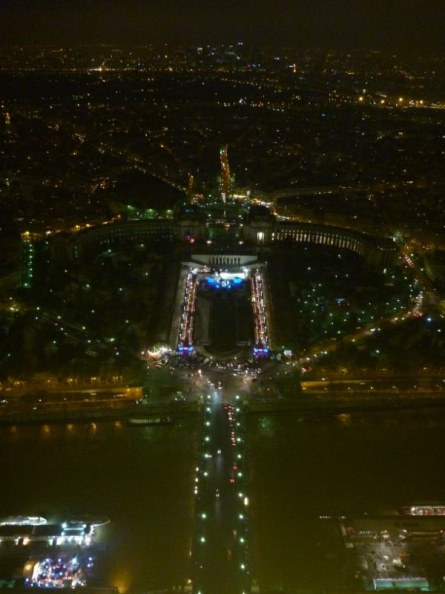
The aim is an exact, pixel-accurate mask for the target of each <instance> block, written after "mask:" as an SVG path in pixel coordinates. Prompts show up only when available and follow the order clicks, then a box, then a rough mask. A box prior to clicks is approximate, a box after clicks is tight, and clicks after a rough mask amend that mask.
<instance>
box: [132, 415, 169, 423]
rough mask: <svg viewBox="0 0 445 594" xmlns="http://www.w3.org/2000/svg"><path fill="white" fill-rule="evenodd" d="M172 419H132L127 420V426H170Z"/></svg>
mask: <svg viewBox="0 0 445 594" xmlns="http://www.w3.org/2000/svg"><path fill="white" fill-rule="evenodd" d="M172 423H173V419H172V417H132V418H130V419H128V424H129V425H171V424H172Z"/></svg>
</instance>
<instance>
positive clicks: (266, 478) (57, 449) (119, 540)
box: [0, 413, 445, 592]
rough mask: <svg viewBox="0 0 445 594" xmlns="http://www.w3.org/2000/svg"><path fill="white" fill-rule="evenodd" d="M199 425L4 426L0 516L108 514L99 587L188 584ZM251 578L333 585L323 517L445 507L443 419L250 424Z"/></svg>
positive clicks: (336, 554) (281, 419) (330, 537)
mask: <svg viewBox="0 0 445 594" xmlns="http://www.w3.org/2000/svg"><path fill="white" fill-rule="evenodd" d="M198 431H199V419H198V418H195V419H193V418H189V419H179V420H177V422H176V423H175V424H174V425H167V426H163V427H130V426H128V425H126V424H123V423H96V424H79V425H47V426H21V427H15V428H13V427H0V448H1V452H2V455H1V457H0V474H1V477H2V485H3V486H4V488H3V489H1V490H0V515H4V516H7V515H13V514H19V515H24V514H26V515H43V516H46V517H47V518H48V519H49V520H51V519H55V520H60V519H63V518H65V517H68V516H71V515H77V514H98V515H107V516H109V517H110V518H111V523H110V524H108V525H107V526H106V527H104V528H102V529H101V530H100V539H101V542H100V545H101V551H102V552H101V554H100V559H101V562H100V564H99V566H100V570H101V583H103V584H112V585H116V586H118V587H119V589H120V590H121V591H123V592H124V591H126V590H128V589H130V588H131V589H138V590H139V589H140V590H145V591H148V590H150V589H155V588H161V587H167V586H173V585H176V584H181V583H183V580H184V577H185V576H187V575H188V573H189V570H188V563H189V551H190V539H191V534H192V522H193V480H194V469H195V466H196V454H197V447H198V439H197V438H198ZM247 437H248V444H249V447H248V451H249V463H250V490H251V497H250V500H251V504H252V534H253V568H254V573H255V575H256V577H258V578H259V581H260V584H267V585H269V586H276V587H279V586H284V587H314V588H317V589H318V588H322V587H325V586H326V585H329V586H334V585H338V584H341V583H342V580H343V549H342V547H341V546H340V544H339V540H338V535H337V533H336V532H335V530H333V528H332V525H331V524H330V523H329V522H327V521H324V522H323V521H320V520H319V516H320V515H329V514H339V513H351V512H353V513H354V512H355V511H358V512H363V511H369V512H373V511H379V512H382V511H385V510H391V511H392V510H395V509H397V508H398V507H400V506H401V505H403V504H407V503H412V502H425V501H444V500H445V478H444V472H443V471H444V468H445V415H444V414H443V413H440V414H433V413H429V414H428V415H425V414H423V413H416V414H414V413H412V414H406V415H400V416H395V415H392V416H387V415H383V414H382V415H363V416H354V417H344V416H343V417H342V416H340V417H333V418H325V419H314V418H312V419H309V418H308V419H303V418H299V417H298V416H281V415H251V416H250V417H249V418H248V431H247Z"/></svg>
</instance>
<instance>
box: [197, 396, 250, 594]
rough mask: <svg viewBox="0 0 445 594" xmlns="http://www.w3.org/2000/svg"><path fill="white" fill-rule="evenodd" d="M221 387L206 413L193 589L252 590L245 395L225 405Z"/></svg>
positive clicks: (208, 591)
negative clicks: (244, 430) (242, 407)
mask: <svg viewBox="0 0 445 594" xmlns="http://www.w3.org/2000/svg"><path fill="white" fill-rule="evenodd" d="M221 392H222V389H221V387H218V386H217V387H215V389H214V391H213V393H212V394H211V395H210V394H209V395H208V396H207V398H206V401H205V403H204V406H203V411H202V433H201V447H200V449H199V464H198V466H197V469H196V478H195V497H196V506H195V530H194V542H193V547H192V564H193V565H192V575H193V591H194V592H196V593H202V594H212V593H215V594H216V593H218V594H225V593H227V594H235V593H236V592H239V593H241V592H247V591H251V590H250V588H251V582H252V578H251V575H250V569H251V568H250V558H249V548H250V547H249V539H250V536H249V518H248V504H249V500H248V496H247V493H246V490H245V470H246V469H245V452H244V432H243V415H242V411H241V407H240V406H239V398H235V401H234V402H235V403H234V404H233V403H224V401H223V398H222V393H221Z"/></svg>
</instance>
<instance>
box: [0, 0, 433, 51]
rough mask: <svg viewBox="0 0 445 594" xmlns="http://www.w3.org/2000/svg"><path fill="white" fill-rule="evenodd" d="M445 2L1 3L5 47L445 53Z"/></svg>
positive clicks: (92, 0) (127, 0)
mask: <svg viewBox="0 0 445 594" xmlns="http://www.w3.org/2000/svg"><path fill="white" fill-rule="evenodd" d="M444 28H445V0H255V1H254V0H194V1H192V0H170V1H168V0H0V43H3V44H15V43H19V44H25V43H45V44H46V43H50V44H53V43H54V44H59V45H61V44H67V43H69V44H91V43H116V44H149V43H160V42H161V43H163V42H166V43H171V42H178V43H181V44H190V45H195V44H207V43H210V44H219V43H224V44H226V43H227V44H228V43H234V42H238V41H243V42H244V43H246V44H250V45H255V46H260V45H269V46H270V45H273V46H282V45H289V46H294V47H298V48H306V47H309V48H312V47H322V48H334V49H348V50H349V49H373V50H386V51H391V52H399V53H407V52H408V53H414V54H416V55H428V54H436V53H439V54H443V53H445V33H444Z"/></svg>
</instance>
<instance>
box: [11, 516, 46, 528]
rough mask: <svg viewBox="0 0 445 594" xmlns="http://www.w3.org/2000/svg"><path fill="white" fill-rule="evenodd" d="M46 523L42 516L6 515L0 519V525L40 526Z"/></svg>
mask: <svg viewBox="0 0 445 594" xmlns="http://www.w3.org/2000/svg"><path fill="white" fill-rule="evenodd" d="M46 523H47V520H46V518H42V516H8V517H7V518H3V519H2V520H0V526H41V525H42V524H46Z"/></svg>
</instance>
